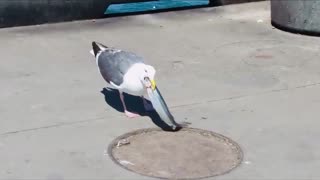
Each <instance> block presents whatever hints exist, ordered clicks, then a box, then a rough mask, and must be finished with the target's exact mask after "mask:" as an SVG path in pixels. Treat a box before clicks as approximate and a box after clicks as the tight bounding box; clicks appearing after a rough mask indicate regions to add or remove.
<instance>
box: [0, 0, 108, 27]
mask: <svg viewBox="0 0 320 180" xmlns="http://www.w3.org/2000/svg"><path fill="white" fill-rule="evenodd" d="M106 6H107V1H105V0H0V27H8V26H17V25H30V24H41V23H46V22H59V21H70V20H75V19H87V18H97V17H101V16H102V15H103V13H104V11H105V8H106Z"/></svg>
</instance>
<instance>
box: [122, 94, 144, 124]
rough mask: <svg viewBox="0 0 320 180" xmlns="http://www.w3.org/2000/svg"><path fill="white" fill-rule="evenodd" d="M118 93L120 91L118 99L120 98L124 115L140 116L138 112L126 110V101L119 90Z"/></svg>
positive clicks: (130, 116)
mask: <svg viewBox="0 0 320 180" xmlns="http://www.w3.org/2000/svg"><path fill="white" fill-rule="evenodd" d="M119 93H120V100H121V103H122V106H123V109H124V113H125V115H126V116H127V117H129V118H135V117H139V116H140V115H139V114H135V113H132V112H129V111H127V107H126V103H125V102H124V97H123V94H122V92H119Z"/></svg>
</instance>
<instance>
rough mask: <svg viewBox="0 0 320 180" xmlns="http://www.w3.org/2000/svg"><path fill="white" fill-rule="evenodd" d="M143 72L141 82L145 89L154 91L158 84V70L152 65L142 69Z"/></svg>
mask: <svg viewBox="0 0 320 180" xmlns="http://www.w3.org/2000/svg"><path fill="white" fill-rule="evenodd" d="M141 71H142V73H141V74H142V76H141V81H142V84H143V85H144V87H145V88H146V89H147V88H151V89H152V90H154V89H155V88H156V82H155V80H154V76H155V74H156V70H155V69H154V67H152V66H150V65H145V66H143V67H142V68H141Z"/></svg>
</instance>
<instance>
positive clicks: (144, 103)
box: [141, 96, 154, 111]
mask: <svg viewBox="0 0 320 180" xmlns="http://www.w3.org/2000/svg"><path fill="white" fill-rule="evenodd" d="M141 98H142V101H143V106H144V109H145V110H146V111H153V110H154V109H153V106H152V104H150V103H148V102H147V100H146V99H145V98H144V97H143V96H141Z"/></svg>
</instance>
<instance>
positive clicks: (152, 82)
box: [151, 79, 156, 90]
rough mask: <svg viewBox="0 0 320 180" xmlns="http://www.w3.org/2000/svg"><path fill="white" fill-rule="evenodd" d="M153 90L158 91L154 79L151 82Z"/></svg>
mask: <svg viewBox="0 0 320 180" xmlns="http://www.w3.org/2000/svg"><path fill="white" fill-rule="evenodd" d="M151 88H152V90H155V89H156V81H155V80H154V79H152V80H151Z"/></svg>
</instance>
